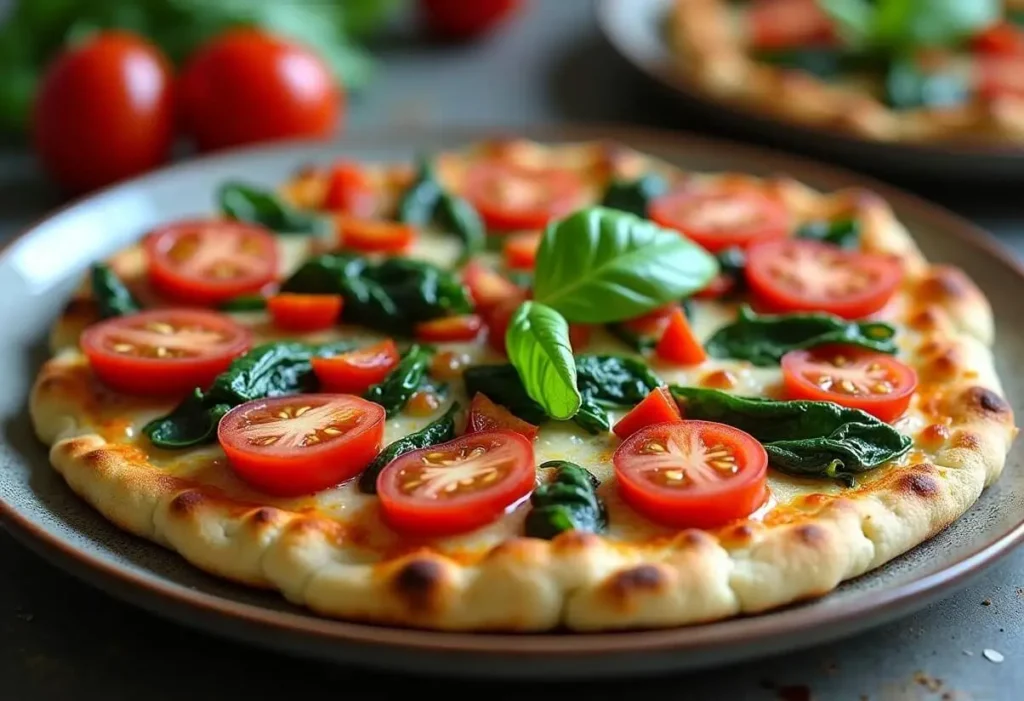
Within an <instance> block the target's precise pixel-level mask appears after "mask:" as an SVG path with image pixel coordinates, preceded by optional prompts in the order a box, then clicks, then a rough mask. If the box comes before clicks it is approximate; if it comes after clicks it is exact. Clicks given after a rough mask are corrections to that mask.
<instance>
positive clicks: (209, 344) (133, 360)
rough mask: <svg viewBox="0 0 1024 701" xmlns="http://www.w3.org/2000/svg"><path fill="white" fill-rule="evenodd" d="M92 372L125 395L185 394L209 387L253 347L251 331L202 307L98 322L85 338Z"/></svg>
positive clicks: (148, 313)
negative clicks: (233, 361) (232, 362)
mask: <svg viewBox="0 0 1024 701" xmlns="http://www.w3.org/2000/svg"><path fill="white" fill-rule="evenodd" d="M80 344H81V347H82V352H83V353H85V355H86V357H87V358H88V359H89V364H90V366H91V367H92V371H93V373H94V374H95V375H96V377H97V378H99V380H100V381H101V382H103V384H105V385H107V386H108V387H112V388H113V389H116V390H118V391H120V392H124V393H126V394H141V395H153V396H164V395H172V396H173V395H179V396H180V395H185V394H188V393H189V392H191V391H192V390H194V389H195V388H197V387H199V388H205V387H208V386H209V385H210V383H212V382H213V380H214V378H215V377H217V375H219V374H220V373H222V372H224V371H225V370H227V369H228V366H229V365H231V361H232V360H234V359H235V358H237V357H238V356H240V355H241V354H242V353H244V352H245V351H247V350H249V347H250V346H251V345H252V335H251V334H250V333H249V331H248V329H246V328H244V327H242V326H239V325H238V324H236V323H235V322H234V321H232V320H231V319H230V318H228V317H227V316H225V315H223V314H217V313H216V312H209V311H204V310H201V309H160V310H155V311H148V312H140V313H138V314H130V315H126V316H119V317H114V318H112V319H107V320H106V321H101V322H100V323H98V324H93V325H92V326H90V327H88V328H87V329H86V330H85V331H84V332H83V333H82V337H81V340H80Z"/></svg>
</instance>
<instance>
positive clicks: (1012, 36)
mask: <svg viewBox="0 0 1024 701" xmlns="http://www.w3.org/2000/svg"><path fill="white" fill-rule="evenodd" d="M971 47H972V48H973V49H974V50H975V51H977V52H978V53H981V54H988V55H993V56H1021V55H1024V31H1022V30H1021V29H1020V28H1018V27H1017V26H1016V25H1014V24H1013V23H1012V22H999V23H997V24H994V25H992V26H991V27H989V28H988V29H986V30H985V31H983V32H982V33H980V34H978V35H976V36H975V37H974V39H972V40H971Z"/></svg>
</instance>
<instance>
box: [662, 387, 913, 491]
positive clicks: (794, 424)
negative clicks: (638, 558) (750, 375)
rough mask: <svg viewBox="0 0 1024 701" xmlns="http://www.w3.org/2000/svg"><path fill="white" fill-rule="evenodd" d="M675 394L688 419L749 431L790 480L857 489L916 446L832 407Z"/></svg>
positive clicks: (677, 390)
mask: <svg viewBox="0 0 1024 701" xmlns="http://www.w3.org/2000/svg"><path fill="white" fill-rule="evenodd" d="M670 390H671V392H672V395H673V396H674V397H675V399H676V402H677V403H678V404H679V406H680V409H682V412H683V416H685V417H686V418H687V419H698V420H705V421H718V422H720V423H724V424H728V425H730V426H735V427H736V428H738V429H740V430H741V431H746V432H747V433H749V434H750V435H752V436H753V437H754V438H756V439H757V440H759V441H760V442H761V443H762V445H764V448H765V450H766V451H767V452H768V462H769V464H770V465H771V466H772V467H773V468H775V469H776V470H778V471H779V472H784V473H786V474H790V475H797V476H804V477H833V478H836V479H839V480H841V481H843V482H844V483H845V484H847V485H850V486H852V484H853V481H854V475H856V474H858V473H861V472H866V471H868V470H873V469H874V468H876V467H879V466H881V465H883V464H885V463H887V462H889V461H890V460H894V459H896V458H898V457H900V456H901V455H903V454H905V453H906V452H907V451H908V450H910V447H911V445H912V444H913V441H912V440H911V439H910V437H909V436H905V435H903V434H902V433H900V432H899V431H897V430H896V429H895V428H893V427H892V426H890V425H889V424H887V423H883V422H882V421H879V420H878V419H876V418H875V417H874V416H871V415H870V414H867V413H865V412H863V411H860V410H859V409H847V408H845V407H842V406H840V405H838V404H833V403H832V402H812V401H776V400H773V399H763V398H754V397H738V396H734V395H731V394H728V393H726V392H720V391H718V390H714V389H700V388H697V387H679V386H673V387H671V388H670Z"/></svg>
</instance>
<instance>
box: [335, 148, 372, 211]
mask: <svg viewBox="0 0 1024 701" xmlns="http://www.w3.org/2000/svg"><path fill="white" fill-rule="evenodd" d="M324 208H325V209H329V210H331V211H334V212H341V213H344V214H348V215H351V216H353V217H359V218H361V219H369V218H370V217H372V216H373V215H374V213H375V212H376V210H377V193H376V192H375V191H374V188H373V182H372V181H371V180H370V178H369V177H368V176H367V174H366V171H364V170H363V169H362V168H361V167H360V166H359V165H358V164H355V163H347V162H344V161H343V162H341V163H336V164H334V166H333V167H332V168H331V172H330V176H329V179H328V181H327V192H326V194H325V195H324Z"/></svg>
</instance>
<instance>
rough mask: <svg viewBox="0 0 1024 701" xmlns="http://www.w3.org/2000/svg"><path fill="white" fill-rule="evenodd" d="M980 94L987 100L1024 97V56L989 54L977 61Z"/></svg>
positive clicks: (976, 79)
mask: <svg viewBox="0 0 1024 701" xmlns="http://www.w3.org/2000/svg"><path fill="white" fill-rule="evenodd" d="M975 71H976V73H977V75H976V77H975V81H976V83H977V91H978V94H979V95H981V97H982V98H983V99H986V100H999V99H1002V98H1005V97H1012V98H1018V99H1019V98H1021V97H1024V77H1022V76H1024V54H1017V55H1014V54H1002V55H997V54H987V55H982V56H979V57H978V58H977V59H976V65H975Z"/></svg>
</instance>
